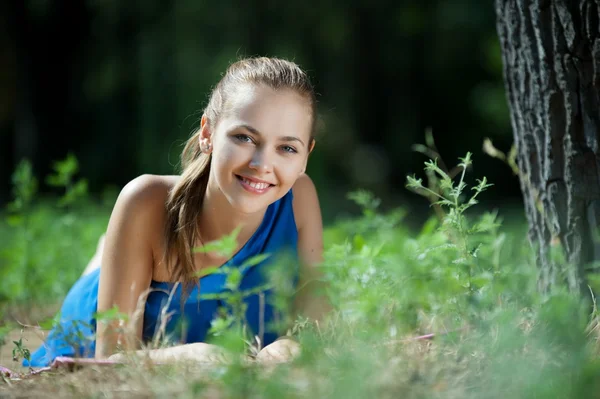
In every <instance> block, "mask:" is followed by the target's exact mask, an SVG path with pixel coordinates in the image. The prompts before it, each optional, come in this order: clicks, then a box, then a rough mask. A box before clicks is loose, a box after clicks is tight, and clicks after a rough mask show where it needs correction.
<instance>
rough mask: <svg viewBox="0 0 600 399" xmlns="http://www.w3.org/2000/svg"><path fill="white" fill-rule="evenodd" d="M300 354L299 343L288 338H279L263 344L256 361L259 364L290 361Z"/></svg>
mask: <svg viewBox="0 0 600 399" xmlns="http://www.w3.org/2000/svg"><path fill="white" fill-rule="evenodd" d="M299 355H300V344H299V343H297V342H296V341H294V340H292V339H290V338H281V339H279V340H277V341H275V342H273V343H272V344H270V345H267V346H265V347H264V348H263V349H262V350H261V351H260V352H258V355H256V361H257V362H258V363H261V364H275V363H285V362H291V361H292V360H294V359H295V358H296V357H298V356H299Z"/></svg>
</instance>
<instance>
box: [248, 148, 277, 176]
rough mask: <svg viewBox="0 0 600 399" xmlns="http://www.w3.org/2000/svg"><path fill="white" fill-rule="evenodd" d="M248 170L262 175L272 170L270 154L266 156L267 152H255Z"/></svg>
mask: <svg viewBox="0 0 600 399" xmlns="http://www.w3.org/2000/svg"><path fill="white" fill-rule="evenodd" d="M250 168H252V169H254V170H257V171H260V172H262V173H267V172H270V171H271V170H272V169H273V162H272V160H271V156H270V154H268V151H265V150H257V151H255V152H254V155H253V156H252V159H251V160H250Z"/></svg>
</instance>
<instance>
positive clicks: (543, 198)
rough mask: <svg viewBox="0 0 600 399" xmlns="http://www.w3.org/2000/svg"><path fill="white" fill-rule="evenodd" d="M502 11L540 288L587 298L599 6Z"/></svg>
mask: <svg viewBox="0 0 600 399" xmlns="http://www.w3.org/2000/svg"><path fill="white" fill-rule="evenodd" d="M495 5H496V16H497V31H498V36H499V38H500V43H501V48H502V59H503V64H504V82H505V87H506V91H507V97H508V103H509V107H510V113H511V123H512V129H513V133H514V140H515V144H516V146H517V150H518V158H517V159H518V164H519V168H520V170H521V175H520V182H521V190H522V192H523V199H524V203H525V212H526V214H527V219H528V222H529V239H530V241H531V243H532V244H533V245H534V246H535V248H536V251H537V253H536V255H537V259H538V263H539V266H540V279H539V286H540V289H541V290H542V292H548V291H549V290H550V289H552V288H553V287H556V286H560V285H566V286H567V287H568V289H569V290H570V291H572V292H580V293H582V294H584V293H587V292H588V288H587V284H586V279H585V268H586V267H587V266H589V265H590V264H591V263H592V262H593V261H595V260H598V259H599V258H600V247H599V246H598V245H597V243H595V241H597V240H595V239H594V236H595V235H597V228H598V223H599V222H600V180H599V177H600V175H599V172H598V171H599V166H600V163H599V156H600V148H599V147H600V146H599V144H600V143H599V141H600V97H599V89H600V28H599V20H600V16H599V11H600V1H599V0H573V1H569V0H496V3H495Z"/></svg>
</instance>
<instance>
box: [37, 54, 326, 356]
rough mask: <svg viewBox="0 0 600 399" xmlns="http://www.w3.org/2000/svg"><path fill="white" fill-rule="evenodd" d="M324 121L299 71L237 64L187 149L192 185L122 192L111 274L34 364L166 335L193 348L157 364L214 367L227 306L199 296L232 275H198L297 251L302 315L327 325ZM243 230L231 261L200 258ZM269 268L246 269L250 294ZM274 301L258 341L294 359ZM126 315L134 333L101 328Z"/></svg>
mask: <svg viewBox="0 0 600 399" xmlns="http://www.w3.org/2000/svg"><path fill="white" fill-rule="evenodd" d="M315 119H316V100H315V94H314V91H313V87H312V85H311V83H310V82H309V79H308V77H307V76H306V74H305V73H304V72H303V71H302V70H301V69H300V68H299V67H298V66H297V65H296V64H294V63H292V62H289V61H285V60H281V59H274V58H250V59H244V60H241V61H238V62H236V63H234V64H232V65H231V66H230V67H229V68H228V69H227V72H226V73H225V75H224V77H223V78H222V79H221V81H220V82H219V83H218V84H217V86H216V87H215V89H214V90H213V92H212V94H211V96H210V100H209V102H208V105H207V106H206V108H205V110H204V113H203V116H202V119H201V122H200V126H199V127H198V129H197V131H196V132H194V133H193V135H192V136H191V137H190V139H189V140H188V142H187V143H186V145H185V148H184V150H183V153H182V159H181V160H182V168H183V171H182V173H181V175H179V176H155V175H143V176H140V177H138V178H136V179H134V180H132V181H131V182H130V183H128V184H127V185H126V186H125V187H124V188H123V190H122V191H121V193H120V195H119V197H118V199H117V202H116V204H115V207H114V209H113V212H112V215H111V217H110V221H109V224H108V229H107V232H106V237H105V240H104V241H103V242H102V245H100V248H101V251H102V252H101V255H100V254H97V255H96V256H95V257H96V258H100V259H101V266H98V267H94V266H92V267H91V268H90V267H88V268H87V269H86V272H85V273H84V275H83V276H82V277H81V278H80V279H79V280H78V281H77V283H76V284H75V285H74V286H73V287H72V288H71V290H70V292H69V293H68V295H67V297H66V298H65V301H64V303H63V306H62V309H61V317H60V322H59V323H58V324H57V325H56V326H55V327H54V328H53V330H52V331H51V332H50V334H49V335H48V337H47V340H46V343H45V344H44V345H43V346H42V347H41V348H39V349H38V350H37V351H35V352H34V353H32V356H31V362H30V364H31V365H32V366H45V365H47V364H49V363H51V362H52V360H53V359H54V358H55V357H56V356H88V357H95V358H97V359H101V358H106V357H110V356H111V355H112V358H113V359H115V358H119V356H121V355H119V354H116V355H115V353H117V351H118V350H119V349H139V348H140V347H141V346H140V345H141V344H142V343H144V342H148V341H150V340H152V338H153V337H154V335H155V334H156V332H157V331H158V330H160V327H161V326H162V327H163V329H166V332H167V334H168V333H174V332H176V335H177V336H182V337H183V339H182V340H181V341H180V342H179V343H180V345H179V346H174V347H169V348H161V349H152V350H149V351H146V352H145V353H147V354H148V355H149V356H150V358H151V359H153V360H158V361H161V360H166V359H173V358H181V357H186V358H191V359H198V360H203V359H205V358H206V357H207V356H210V355H211V354H213V353H215V350H216V349H215V347H213V346H212V345H208V344H205V343H203V341H205V339H206V338H207V331H208V329H209V328H210V326H211V321H212V320H213V319H214V317H215V316H216V315H217V314H218V313H219V312H222V311H223V310H225V311H227V306H226V304H225V303H224V302H223V301H221V300H219V299H203V298H201V297H199V295H198V294H200V296H201V295H203V294H218V293H222V292H224V291H225V290H226V287H225V275H224V274H223V273H209V274H207V275H204V276H203V277H200V278H199V277H198V276H199V275H202V274H203V270H205V271H206V270H207V268H211V269H210V270H212V268H214V267H215V266H221V267H223V266H228V267H239V266H240V265H242V264H243V263H244V261H246V260H248V259H249V258H252V257H254V256H256V255H260V254H267V253H268V254H277V253H279V252H287V253H292V254H293V255H294V256H295V257H296V259H297V260H299V262H297V263H290V265H289V268H291V272H292V274H293V275H294V277H295V279H294V280H295V281H296V283H297V288H298V289H299V290H300V291H299V292H297V293H296V294H297V295H296V296H295V298H294V299H295V301H294V302H295V308H296V311H297V312H300V313H304V314H307V315H309V316H311V317H316V318H318V317H320V315H321V313H322V311H323V310H324V309H323V308H322V306H321V302H319V301H317V300H316V297H315V296H313V295H312V294H311V289H310V287H311V286H312V285H314V284H310V282H311V281H315V280H317V279H315V276H316V275H317V274H316V265H317V264H318V263H319V262H320V261H321V256H322V246H323V244H322V222H321V212H320V208H319V201H318V199H317V193H316V190H315V187H314V185H313V183H312V181H311V180H310V178H309V177H308V176H307V175H306V174H305V173H304V172H305V169H306V165H307V161H308V156H309V154H310V152H311V151H312V150H313V149H314V146H315V138H314V132H315V125H316V123H315ZM238 227H239V228H240V230H239V234H238V235H237V248H236V250H235V251H234V254H235V255H233V257H231V258H230V259H227V258H225V257H223V256H222V255H219V254H218V253H202V252H197V251H193V249H194V248H198V247H202V246H203V245H204V244H206V243H208V242H212V241H215V240H218V239H220V238H221V237H223V236H224V235H227V234H230V233H231V232H232V231H234V230H235V229H236V228H238ZM269 259H271V258H269ZM269 259H267V260H266V261H263V262H261V263H259V264H257V265H254V266H251V267H246V268H244V269H243V271H242V280H241V285H240V288H241V289H243V290H250V289H253V288H259V287H260V286H262V285H264V284H265V283H266V280H265V277H264V272H265V268H266V267H267V265H268V264H269ZM272 295H273V293H272V292H271V291H266V292H264V295H259V294H255V295H251V296H249V297H247V298H246V299H245V302H246V304H247V311H246V321H247V323H248V326H249V327H250V329H251V330H252V333H253V334H255V335H259V334H262V336H263V337H262V339H263V345H265V348H264V349H263V352H262V353H263V354H264V353H266V356H267V357H268V356H278V354H280V353H281V348H283V347H285V348H289V342H285V339H284V340H277V342H275V340H276V339H277V337H278V335H280V332H278V331H275V330H272V329H271V330H270V329H269V325H270V324H269V323H270V322H271V321H273V319H274V317H275V316H274V315H275V314H276V311H275V309H274V308H273V306H272V304H271V303H270V299H271V296H272ZM115 306H116V307H117V308H118V310H119V312H121V313H125V314H127V315H129V318H130V320H132V322H131V323H130V328H129V330H128V331H129V334H128V333H127V332H126V331H124V329H123V328H122V326H121V327H119V325H118V324H119V323H118V321H110V320H109V321H107V322H103V321H99V322H98V323H96V320H95V319H94V313H95V312H96V311H97V312H106V311H109V310H110V309H113V308H114V307H115ZM136 309H137V311H136ZM183 319H185V322H186V323H184V324H183V327H182V326H181V323H180V322H181V321H182V320H183ZM176 329H179V330H176ZM181 329H182V330H181ZM90 337H91V338H90ZM132 338H133V339H132ZM25 364H26V365H27V364H28V362H25Z"/></svg>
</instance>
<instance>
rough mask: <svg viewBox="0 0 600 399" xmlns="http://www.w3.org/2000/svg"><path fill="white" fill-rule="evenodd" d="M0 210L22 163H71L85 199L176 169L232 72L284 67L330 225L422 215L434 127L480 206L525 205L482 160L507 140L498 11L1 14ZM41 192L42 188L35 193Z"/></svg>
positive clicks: (201, 4)
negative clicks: (359, 195)
mask: <svg viewBox="0 0 600 399" xmlns="http://www.w3.org/2000/svg"><path fill="white" fill-rule="evenodd" d="M0 11H1V14H0V15H1V17H0V18H1V19H0V48H1V49H2V51H0V57H1V59H0V88H1V89H0V203H2V202H6V201H7V200H9V199H10V174H11V172H12V170H13V169H14V166H15V165H16V163H17V162H18V161H19V160H20V159H22V158H24V157H27V158H29V159H31V160H32V161H33V165H34V168H35V172H36V174H37V175H38V176H41V177H43V176H44V175H46V174H48V173H49V172H50V167H51V164H52V161H53V160H58V159H62V158H64V157H65V155H66V154H67V153H68V152H72V153H74V154H75V155H76V156H77V158H78V159H79V160H80V163H81V175H82V176H84V177H86V178H87V179H88V180H89V181H90V187H91V190H92V191H93V192H94V193H100V192H101V191H102V190H104V189H105V188H106V187H107V186H111V185H112V186H113V187H115V189H119V188H120V187H121V186H122V185H124V184H125V183H126V182H127V181H129V180H130V179H132V178H134V177H135V176H137V175H139V174H142V173H156V174H161V173H173V172H174V171H175V165H176V163H177V157H178V154H179V151H180V150H181V143H182V141H183V140H185V138H186V137H187V136H188V135H189V133H190V131H191V129H192V128H193V126H194V125H195V124H196V123H197V121H198V118H199V116H200V115H199V113H198V111H199V110H200V109H201V108H202V106H203V105H204V104H205V101H206V99H207V96H208V94H209V91H210V89H211V87H212V85H214V84H215V83H216V82H217V81H218V79H219V78H220V76H221V73H222V72H223V71H224V69H225V68H226V67H227V65H228V64H229V63H230V62H231V61H234V60H236V59H237V58H240V57H243V56H249V55H267V56H279V57H285V58H289V59H293V60H295V61H296V62H298V63H299V64H300V65H301V66H303V67H304V68H305V69H306V70H308V72H309V73H310V75H311V76H312V78H313V81H314V83H315V85H316V88H317V90H318V93H319V102H320V104H319V106H320V113H321V116H322V118H323V121H324V129H323V135H322V136H321V137H320V138H319V142H318V147H317V150H316V152H315V153H314V156H312V159H311V162H310V165H309V174H310V175H311V176H312V177H313V179H314V180H315V182H316V184H317V187H318V190H319V192H320V196H321V201H322V203H323V208H324V216H325V219H326V220H331V219H332V218H334V217H335V216H337V215H339V214H341V213H343V212H344V211H352V210H356V209H355V207H354V206H353V205H352V204H351V203H350V202H349V201H347V200H346V199H345V194H346V193H347V192H348V191H350V190H355V189H357V188H365V189H368V190H372V191H373V192H374V193H375V194H376V195H377V196H379V197H381V198H382V200H383V206H384V207H386V208H389V207H395V206H406V207H409V208H411V209H415V210H417V211H418V212H416V213H418V214H422V213H423V212H426V211H427V203H426V202H425V201H424V200H423V199H422V198H420V197H417V196H415V195H414V194H411V193H409V192H408V191H407V190H406V189H405V188H404V184H405V176H406V175H407V174H413V173H416V174H417V175H421V174H422V173H421V171H422V166H423V162H424V161H425V160H426V158H425V157H424V156H423V155H421V154H418V153H415V152H414V151H412V150H411V145H413V144H415V143H422V142H424V132H425V130H426V129H427V128H428V127H431V128H432V129H433V134H434V137H435V140H436V142H437V144H438V147H439V148H440V150H441V153H442V156H443V157H444V160H445V161H446V163H454V162H455V161H457V157H458V156H464V155H465V153H466V152H467V151H471V152H473V153H474V170H473V177H481V176H483V175H486V176H487V177H488V179H489V180H490V181H491V182H492V183H494V184H495V187H494V188H492V189H491V190H490V191H489V192H487V193H486V194H485V195H484V196H482V200H483V201H484V203H486V204H487V206H501V207H504V208H506V207H508V206H509V205H517V206H518V205H520V201H521V198H520V192H519V186H518V180H517V178H516V177H514V176H513V175H512V174H511V171H510V169H509V168H508V167H507V166H505V165H503V164H502V163H501V162H500V161H498V160H495V159H492V158H490V157H489V156H487V155H485V154H484V153H483V151H482V143H483V139H484V138H485V137H490V138H491V139H492V140H493V141H494V143H495V144H496V146H497V147H498V148H500V149H501V150H503V151H508V149H509V147H510V145H511V144H512V134H511V129H510V120H509V115H508V109H507V106H506V101H505V97H504V86H503V83H502V65H501V59H500V50H499V44H498V38H497V35H496V30H495V15H494V7H493V4H492V3H491V2H486V1H481V0H456V1H452V2H449V1H441V0H439V1H436V0H419V1H417V0H413V1H408V0H402V1H400V0H397V1H360V0H350V1H339V0H324V1H319V2H317V1H313V2H307V1H299V0H288V1H285V2H275V1H268V0H265V1H258V0H250V1H247V2H241V1H240V2H234V1H229V0H220V1H198V0H181V1H177V2H175V1H173V2H169V1H157V0H148V1H140V0H137V1H116V0H96V1H91V0H87V1H85V0H84V1H81V2H67V1H43V0H36V1H14V2H3V5H1V6H0ZM42 189H44V190H48V191H49V190H50V189H49V188H46V187H42Z"/></svg>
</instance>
